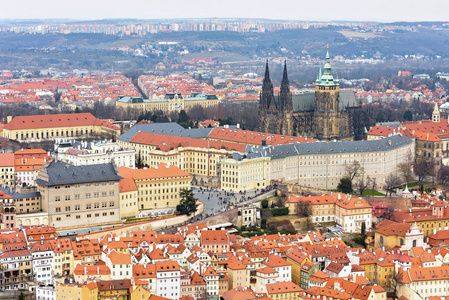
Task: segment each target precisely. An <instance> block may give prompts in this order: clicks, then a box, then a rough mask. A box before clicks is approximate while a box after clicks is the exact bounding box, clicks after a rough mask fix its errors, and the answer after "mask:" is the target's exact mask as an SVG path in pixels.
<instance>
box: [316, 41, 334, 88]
mask: <svg viewBox="0 0 449 300" xmlns="http://www.w3.org/2000/svg"><path fill="white" fill-rule="evenodd" d="M316 83H317V85H319V86H337V85H338V79H334V76H332V67H331V59H330V55H329V45H328V46H327V52H326V62H325V63H324V72H323V73H322V74H321V68H320V73H319V75H318V78H317V80H316Z"/></svg>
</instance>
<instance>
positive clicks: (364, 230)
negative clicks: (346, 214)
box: [360, 222, 366, 238]
mask: <svg viewBox="0 0 449 300" xmlns="http://www.w3.org/2000/svg"><path fill="white" fill-rule="evenodd" d="M365 233H366V224H365V222H363V223H362V228H361V229H360V235H361V236H362V237H363V238H365Z"/></svg>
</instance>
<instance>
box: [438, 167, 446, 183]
mask: <svg viewBox="0 0 449 300" xmlns="http://www.w3.org/2000/svg"><path fill="white" fill-rule="evenodd" d="M438 181H439V182H440V183H442V184H446V183H449V166H442V167H441V169H440V170H439V171H438Z"/></svg>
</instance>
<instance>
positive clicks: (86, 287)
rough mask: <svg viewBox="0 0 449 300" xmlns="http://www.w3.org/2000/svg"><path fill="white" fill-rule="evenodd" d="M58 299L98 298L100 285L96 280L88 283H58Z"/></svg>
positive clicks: (90, 299) (95, 299)
mask: <svg viewBox="0 0 449 300" xmlns="http://www.w3.org/2000/svg"><path fill="white" fill-rule="evenodd" d="M56 299H58V300H59V299H64V300H75V299H76V300H81V299H82V300H98V286H97V284H96V283H95V282H89V283H87V284H76V283H68V284H63V283H59V282H58V283H56Z"/></svg>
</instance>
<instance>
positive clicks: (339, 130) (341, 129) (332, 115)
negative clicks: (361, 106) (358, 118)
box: [313, 46, 351, 140]
mask: <svg viewBox="0 0 449 300" xmlns="http://www.w3.org/2000/svg"><path fill="white" fill-rule="evenodd" d="M323 69H324V71H323V72H321V69H320V73H319V75H318V78H317V80H316V87H315V109H314V116H313V123H314V124H313V132H314V134H315V136H316V137H317V138H319V139H321V140H331V139H339V138H341V137H348V136H351V128H350V125H349V124H350V123H349V116H348V115H347V114H346V113H345V112H342V111H341V109H340V87H339V83H338V79H334V76H333V75H332V68H331V64H330V55H329V46H328V48H327V52H326V59H325V64H324V68H323Z"/></svg>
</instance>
